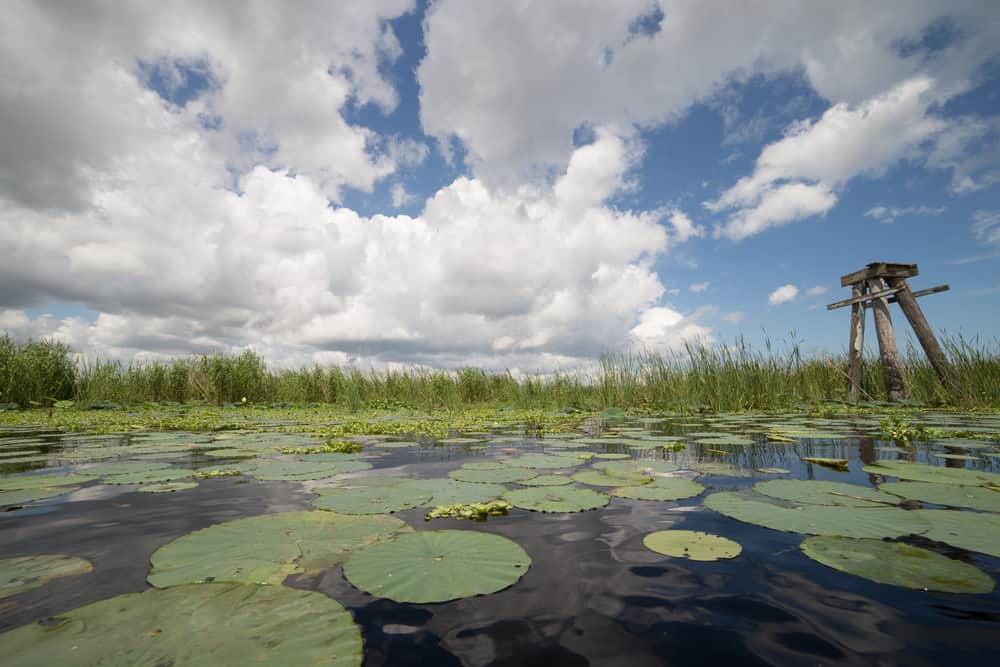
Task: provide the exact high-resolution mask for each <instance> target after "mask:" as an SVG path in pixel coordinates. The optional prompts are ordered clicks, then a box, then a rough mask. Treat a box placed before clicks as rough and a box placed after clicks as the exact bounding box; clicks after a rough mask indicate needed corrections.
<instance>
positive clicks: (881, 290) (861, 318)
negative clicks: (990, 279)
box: [826, 262, 960, 401]
mask: <svg viewBox="0 0 1000 667" xmlns="http://www.w3.org/2000/svg"><path fill="white" fill-rule="evenodd" d="M917 273H918V270H917V265H916V264H890V263H889V262H873V263H872V264H869V265H868V266H867V267H865V268H863V269H861V270H860V271H855V272H854V273H849V274H847V275H846V276H841V277H840V284H841V286H842V287H848V286H849V287H850V288H851V298H850V299H845V300H844V301H837V302H836V303H831V304H829V305H827V307H826V309H827V310H833V309H835V308H843V307H844V306H851V338H850V343H849V346H848V351H847V375H848V381H849V383H850V384H849V386H848V390H847V395H848V398H849V399H850V400H851V401H856V400H858V393H859V392H860V390H861V361H862V356H863V353H864V340H865V309H866V308H869V307H870V308H871V309H872V312H873V313H874V317H875V335H876V337H877V338H878V347H879V357H880V359H881V361H882V366H883V368H884V369H885V389H886V394H887V395H888V397H889V400H890V401H898V400H901V399H903V398H905V397H906V385H905V383H904V382H903V362H902V359H901V358H900V355H899V348H898V347H897V346H896V335H895V333H894V332H893V329H892V318H891V317H890V316H889V304H890V303H898V304H899V306H900V308H901V309H902V311H903V314H904V315H905V316H906V319H907V321H908V322H909V323H910V326H912V327H913V331H914V332H915V333H916V334H917V339H918V340H919V341H920V345H921V347H923V349H924V352H925V353H926V354H927V358H928V359H929V360H930V362H931V366H933V367H934V370H935V372H937V375H938V377H939V378H940V379H941V383H942V384H943V385H944V386H945V387H946V388H947V389H948V390H949V391H952V392H957V391H959V390H960V387H959V386H958V383H957V382H956V381H955V379H954V375H953V374H952V373H951V369H950V368H949V366H948V360H947V357H945V355H944V351H943V350H942V349H941V346H940V345H939V344H938V342H937V338H935V337H934V332H933V331H932V330H931V327H930V325H929V324H928V323H927V318H925V317H924V314H923V311H921V310H920V306H919V305H917V297H920V296H925V295H927V294H937V293H938V292H946V291H948V286H947V285H938V286H937V287H931V288H930V289H925V290H920V291H918V292H911V291H910V287H909V285H907V283H906V279H907V278H909V277H912V276H915V275H917Z"/></svg>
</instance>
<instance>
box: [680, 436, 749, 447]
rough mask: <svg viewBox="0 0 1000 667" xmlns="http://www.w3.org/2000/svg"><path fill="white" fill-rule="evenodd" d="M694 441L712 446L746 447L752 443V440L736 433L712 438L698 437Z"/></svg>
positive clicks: (697, 443)
mask: <svg viewBox="0 0 1000 667" xmlns="http://www.w3.org/2000/svg"><path fill="white" fill-rule="evenodd" d="M694 443H695V444H696V445H712V446H714V447H746V446H747V445H752V444H753V440H752V439H750V438H744V437H741V436H738V435H726V436H717V437H714V438H698V439H697V440H695V441H694Z"/></svg>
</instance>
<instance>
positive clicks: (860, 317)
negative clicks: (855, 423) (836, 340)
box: [847, 283, 865, 403]
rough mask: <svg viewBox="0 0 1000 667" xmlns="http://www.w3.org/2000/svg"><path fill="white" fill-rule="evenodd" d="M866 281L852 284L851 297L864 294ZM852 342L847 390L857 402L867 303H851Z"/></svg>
mask: <svg viewBox="0 0 1000 667" xmlns="http://www.w3.org/2000/svg"><path fill="white" fill-rule="evenodd" d="M864 291H865V286H864V283H856V284H854V285H852V286H851V298H852V299H856V298H858V297H859V296H862V295H863V292H864ZM850 340H851V342H850V345H849V347H848V348H847V376H848V380H849V382H850V385H849V387H848V390H847V400H849V401H851V402H852V403H855V402H857V400H858V393H859V392H860V390H861V357H862V355H863V354H864V350H865V304H864V302H861V303H855V304H852V305H851V339H850Z"/></svg>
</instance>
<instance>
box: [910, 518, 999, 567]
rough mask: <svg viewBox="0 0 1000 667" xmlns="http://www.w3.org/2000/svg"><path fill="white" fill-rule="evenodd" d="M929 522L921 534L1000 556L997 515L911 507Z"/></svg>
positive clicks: (939, 540)
mask: <svg viewBox="0 0 1000 667" xmlns="http://www.w3.org/2000/svg"><path fill="white" fill-rule="evenodd" d="M911 514H916V515H918V516H920V517H921V518H922V519H924V520H925V521H927V522H928V523H929V524H930V530H927V531H925V532H924V534H923V536H924V537H926V538H928V539H931V540H936V541H938V542H944V543H945V544H950V545H952V546H953V547H958V548H959V549H967V550H968V551H977V552H979V553H983V554H988V555H990V556H993V557H995V558H1000V515H997V514H984V513H981V512H964V511H959V510H914V511H913V512H911Z"/></svg>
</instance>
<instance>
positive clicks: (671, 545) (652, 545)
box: [642, 530, 743, 561]
mask: <svg viewBox="0 0 1000 667" xmlns="http://www.w3.org/2000/svg"><path fill="white" fill-rule="evenodd" d="M642 543H643V544H644V545H646V548H647V549H650V550H652V551H655V552H656V553H658V554H663V555H664V556H673V557H674V558H686V559H688V560H697V561H714V560H721V559H723V558H736V557H737V556H739V555H740V553H742V551H743V547H741V546H740V545H739V543H738V542H733V541H732V540H730V539H727V538H725V537H721V536H719V535H712V534H711V533H703V532H700V531H696V530H659V531H657V532H655V533H650V534H648V535H646V536H645V537H644V538H642Z"/></svg>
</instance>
